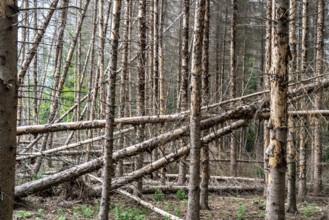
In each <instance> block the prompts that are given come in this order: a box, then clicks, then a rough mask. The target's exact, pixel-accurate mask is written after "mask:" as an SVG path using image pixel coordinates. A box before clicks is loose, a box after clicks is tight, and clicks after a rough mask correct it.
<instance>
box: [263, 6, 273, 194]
mask: <svg viewBox="0 0 329 220" xmlns="http://www.w3.org/2000/svg"><path fill="white" fill-rule="evenodd" d="M271 48H272V0H266V36H265V72H264V74H265V76H264V89H265V90H267V89H269V88H270V81H269V79H270V77H269V75H270V68H271ZM267 123H268V121H267V120H264V147H265V149H264V170H265V172H264V173H265V175H264V180H265V181H264V183H265V184H264V196H266V187H267V183H268V172H267V171H266V170H267V167H266V166H267V165H266V161H265V158H266V156H265V150H266V148H267V146H268V145H269V144H270V133H269V129H268V127H267Z"/></svg>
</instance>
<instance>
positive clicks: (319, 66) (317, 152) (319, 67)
mask: <svg viewBox="0 0 329 220" xmlns="http://www.w3.org/2000/svg"><path fill="white" fill-rule="evenodd" d="M317 2H318V3H317V4H318V11H317V15H318V16H317V29H316V33H317V36H316V51H315V53H316V60H315V74H316V75H318V76H319V75H321V74H323V53H324V50H323V44H324V41H323V34H324V0H318V1H317ZM317 80H318V81H321V78H318V79H317ZM322 99H323V94H322V91H320V92H318V93H316V94H315V108H316V109H322ZM314 123H315V126H316V127H315V130H314V173H313V175H314V182H313V183H314V184H313V185H314V192H315V193H320V191H321V188H322V180H321V175H322V167H321V157H322V131H321V119H320V117H316V118H315V119H314Z"/></svg>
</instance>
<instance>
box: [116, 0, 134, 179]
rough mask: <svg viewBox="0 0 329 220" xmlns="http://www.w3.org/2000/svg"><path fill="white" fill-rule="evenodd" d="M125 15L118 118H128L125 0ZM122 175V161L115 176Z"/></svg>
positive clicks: (121, 143) (128, 7)
mask: <svg viewBox="0 0 329 220" xmlns="http://www.w3.org/2000/svg"><path fill="white" fill-rule="evenodd" d="M125 2H126V4H125V14H124V31H123V55H122V61H121V80H120V106H119V117H120V118H122V117H127V116H128V106H126V102H127V101H128V83H129V82H128V53H129V44H128V37H129V36H128V35H129V24H130V19H129V14H130V10H131V5H132V2H131V1H130V0H125ZM118 129H119V130H120V129H122V125H120V124H119V126H118ZM125 139H126V138H125V135H124V134H122V135H120V137H119V141H118V145H119V146H124V144H125V143H126V142H127V140H125ZM122 175H123V162H122V160H120V161H118V163H117V167H116V176H122Z"/></svg>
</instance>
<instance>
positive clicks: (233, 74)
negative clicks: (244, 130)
mask: <svg viewBox="0 0 329 220" xmlns="http://www.w3.org/2000/svg"><path fill="white" fill-rule="evenodd" d="M231 7H232V18H231V50H230V62H231V63H230V98H235V96H236V69H237V68H236V19H237V13H238V5H237V1H236V0H231ZM232 107H233V105H232ZM236 134H237V133H236V132H233V133H232V134H231V147H230V148H231V153H230V157H231V165H230V173H231V175H232V176H237V172H238V170H237V168H238V167H237V163H236V160H237V137H236Z"/></svg>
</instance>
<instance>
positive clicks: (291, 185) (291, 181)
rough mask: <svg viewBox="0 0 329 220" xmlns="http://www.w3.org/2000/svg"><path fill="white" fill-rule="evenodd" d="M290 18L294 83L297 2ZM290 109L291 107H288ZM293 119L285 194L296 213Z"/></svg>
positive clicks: (291, 78)
mask: <svg viewBox="0 0 329 220" xmlns="http://www.w3.org/2000/svg"><path fill="white" fill-rule="evenodd" d="M289 9H290V12H289V13H290V16H289V20H290V23H289V47H290V53H291V60H290V63H289V82H295V80H296V77H295V75H296V60H297V51H296V48H297V45H296V13H297V2H296V0H290V7H289ZM290 108H292V107H290ZM295 123H296V122H295V119H294V118H293V117H289V118H288V139H287V150H288V152H287V162H288V175H287V179H288V192H287V203H288V206H287V212H289V213H296V212H297V204H296V152H297V149H296V143H297V141H296V129H295Z"/></svg>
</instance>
